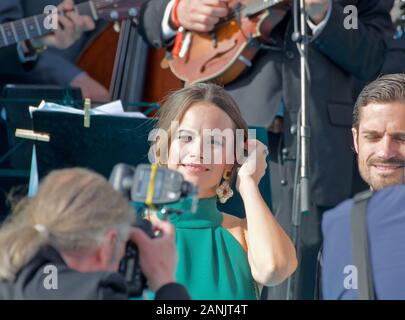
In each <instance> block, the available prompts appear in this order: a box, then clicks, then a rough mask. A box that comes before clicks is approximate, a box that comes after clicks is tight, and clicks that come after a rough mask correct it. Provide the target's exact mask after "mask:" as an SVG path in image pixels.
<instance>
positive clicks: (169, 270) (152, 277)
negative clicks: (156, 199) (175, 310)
mask: <svg viewBox="0 0 405 320" xmlns="http://www.w3.org/2000/svg"><path fill="white" fill-rule="evenodd" d="M153 227H154V229H155V230H159V231H160V236H159V237H158V238H154V239H151V238H150V237H149V236H148V235H147V234H145V233H144V232H143V231H142V230H141V229H139V228H133V229H131V233H130V238H131V240H132V241H133V242H135V243H136V245H137V246H138V250H139V257H140V265H141V269H142V272H143V274H144V275H145V276H146V279H147V280H148V285H149V288H150V289H151V290H152V291H154V292H156V291H157V290H159V289H160V288H161V287H163V286H164V285H166V284H169V283H172V282H175V278H174V273H175V270H176V265H177V251H176V243H175V240H174V235H175V230H174V227H173V226H172V225H171V224H170V223H168V222H164V221H160V220H158V221H155V222H153Z"/></svg>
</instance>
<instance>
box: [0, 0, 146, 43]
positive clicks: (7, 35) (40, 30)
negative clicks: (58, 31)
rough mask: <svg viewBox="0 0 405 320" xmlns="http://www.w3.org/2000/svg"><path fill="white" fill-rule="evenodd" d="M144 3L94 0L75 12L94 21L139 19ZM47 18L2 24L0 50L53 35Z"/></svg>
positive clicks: (80, 5) (34, 17) (44, 16)
mask: <svg viewBox="0 0 405 320" xmlns="http://www.w3.org/2000/svg"><path fill="white" fill-rule="evenodd" d="M143 3H144V1H143V0H92V1H88V2H84V3H80V4H78V5H76V6H75V7H74V10H75V11H76V12H77V13H78V14H80V15H88V16H90V17H91V18H92V19H93V20H94V21H97V20H100V19H101V20H107V21H119V20H124V19H135V18H137V17H138V15H139V12H140V8H141V6H142V4H143ZM61 14H63V13H61ZM47 16H48V15H47V14H39V15H35V16H32V17H29V18H24V19H20V20H16V21H10V22H6V23H3V24H0V48H2V47H6V46H9V45H13V44H15V43H18V42H20V41H24V40H28V39H32V38H37V37H41V36H44V35H47V34H50V33H52V31H53V30H52V29H51V28H46V26H45V23H44V22H45V19H46V18H47Z"/></svg>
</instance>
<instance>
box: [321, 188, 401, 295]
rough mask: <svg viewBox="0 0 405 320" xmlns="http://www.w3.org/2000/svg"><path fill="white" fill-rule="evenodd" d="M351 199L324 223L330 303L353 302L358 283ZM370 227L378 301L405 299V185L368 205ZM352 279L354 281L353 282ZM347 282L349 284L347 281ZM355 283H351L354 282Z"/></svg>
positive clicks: (324, 266)
mask: <svg viewBox="0 0 405 320" xmlns="http://www.w3.org/2000/svg"><path fill="white" fill-rule="evenodd" d="M352 207H353V200H352V199H350V200H347V201H345V202H343V203H342V204H340V205H339V206H338V207H336V208H334V209H333V210H330V211H327V212H325V214H324V216H323V221H322V233H323V236H324V243H323V262H322V272H321V273H322V295H323V298H324V299H326V300H353V299H357V298H358V290H357V289H355V288H348V287H347V286H346V287H345V283H351V284H354V280H355V278H354V277H355V276H356V274H355V273H354V272H353V268H350V267H349V268H347V266H352V265H354V262H353V258H352V241H351V210H352ZM367 226H368V228H367V229H368V239H369V246H368V247H369V251H370V262H371V269H372V273H373V282H374V288H375V291H376V292H375V293H376V297H377V298H378V299H393V300H397V299H400V300H403V299H405V290H404V288H403V283H404V281H405V234H404V231H403V230H404V227H405V186H404V185H401V186H395V187H390V188H386V189H384V190H381V191H379V192H377V193H376V194H374V195H373V197H372V198H371V200H370V202H369V203H368V209H367ZM350 277H351V279H350ZM345 280H346V281H345ZM350 280H351V281H350Z"/></svg>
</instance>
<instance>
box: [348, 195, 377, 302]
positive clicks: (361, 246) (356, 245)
mask: <svg viewBox="0 0 405 320" xmlns="http://www.w3.org/2000/svg"><path fill="white" fill-rule="evenodd" d="M372 195H373V191H372V190H367V191H364V192H361V193H358V194H356V195H355V196H354V203H353V208H352V220H351V222H352V230H351V231H352V252H353V263H354V265H355V266H356V267H357V274H358V293H359V299H360V300H375V299H376V297H375V291H374V282H373V275H372V267H371V260H370V251H369V242H368V231H367V206H368V202H369V201H370V199H371V197H372Z"/></svg>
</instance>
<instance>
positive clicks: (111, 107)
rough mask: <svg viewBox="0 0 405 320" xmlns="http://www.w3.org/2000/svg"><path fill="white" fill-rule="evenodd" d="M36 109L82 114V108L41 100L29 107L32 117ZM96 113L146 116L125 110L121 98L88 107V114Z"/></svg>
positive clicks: (134, 116)
mask: <svg viewBox="0 0 405 320" xmlns="http://www.w3.org/2000/svg"><path fill="white" fill-rule="evenodd" d="M34 111H35V112H37V111H54V112H65V113H70V114H80V115H84V110H81V109H76V108H73V107H70V106H63V105H60V104H56V103H52V102H45V101H42V102H41V103H40V104H39V106H38V107H32V106H30V107H29V112H30V115H31V118H32V112H34ZM96 115H116V116H122V117H133V118H147V117H146V116H145V115H144V114H143V113H142V112H125V111H124V108H123V106H122V102H121V100H116V101H113V102H110V103H107V104H104V105H101V106H98V107H97V108H93V109H90V116H96Z"/></svg>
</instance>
